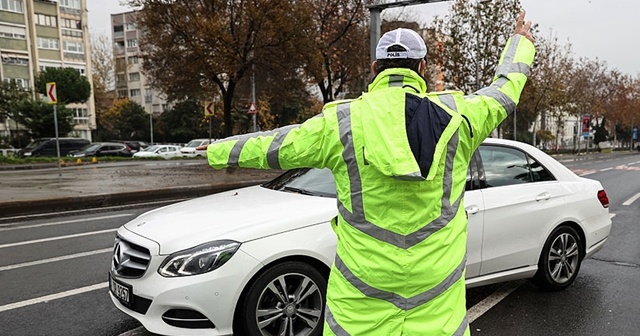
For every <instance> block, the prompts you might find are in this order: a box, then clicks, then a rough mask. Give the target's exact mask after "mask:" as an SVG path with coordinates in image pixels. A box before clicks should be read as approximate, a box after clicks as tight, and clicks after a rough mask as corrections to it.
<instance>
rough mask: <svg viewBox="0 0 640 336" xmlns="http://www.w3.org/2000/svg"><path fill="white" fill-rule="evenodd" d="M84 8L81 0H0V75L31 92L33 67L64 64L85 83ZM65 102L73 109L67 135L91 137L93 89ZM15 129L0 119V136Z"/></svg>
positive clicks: (87, 55)
mask: <svg viewBox="0 0 640 336" xmlns="http://www.w3.org/2000/svg"><path fill="white" fill-rule="evenodd" d="M86 8H87V0H0V58H1V59H2V62H1V63H0V79H1V80H3V81H15V82H16V83H18V84H19V85H20V86H22V87H23V88H25V89H28V90H31V91H32V92H34V95H35V90H34V88H33V85H34V83H35V80H34V79H35V77H36V76H37V75H38V72H39V71H42V70H44V69H47V68H63V67H70V68H74V69H76V70H77V71H78V72H80V73H81V74H82V75H84V76H87V79H88V80H89V83H91V56H90V44H89V29H88V24H87V23H88V20H87V10H86ZM61 89H62V88H58V90H61ZM67 107H68V108H70V109H72V110H73V111H74V118H73V121H74V124H75V126H74V131H73V132H72V134H70V135H71V136H76V137H82V138H85V139H89V140H91V130H93V129H95V125H96V122H95V113H93V112H92V111H94V100H93V94H92V95H91V97H89V100H88V101H87V102H86V103H84V104H71V105H68V106H67ZM19 129H21V126H20V125H17V124H16V123H15V122H14V121H12V120H11V119H7V120H0V136H7V135H9V134H10V132H12V131H18V130H19Z"/></svg>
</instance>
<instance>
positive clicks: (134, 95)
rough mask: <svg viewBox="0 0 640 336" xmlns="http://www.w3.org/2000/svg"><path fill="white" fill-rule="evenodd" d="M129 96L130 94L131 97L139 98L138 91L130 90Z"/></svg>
mask: <svg viewBox="0 0 640 336" xmlns="http://www.w3.org/2000/svg"><path fill="white" fill-rule="evenodd" d="M130 94H131V97H139V96H140V89H131V90H130Z"/></svg>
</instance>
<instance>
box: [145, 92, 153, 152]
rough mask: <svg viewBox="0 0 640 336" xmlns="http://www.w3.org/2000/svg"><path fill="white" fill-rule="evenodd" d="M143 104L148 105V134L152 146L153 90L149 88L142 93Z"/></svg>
mask: <svg viewBox="0 0 640 336" xmlns="http://www.w3.org/2000/svg"><path fill="white" fill-rule="evenodd" d="M144 102H145V104H149V132H150V134H151V145H153V104H152V102H153V90H152V89H151V88H150V87H147V89H146V90H145V92H144Z"/></svg>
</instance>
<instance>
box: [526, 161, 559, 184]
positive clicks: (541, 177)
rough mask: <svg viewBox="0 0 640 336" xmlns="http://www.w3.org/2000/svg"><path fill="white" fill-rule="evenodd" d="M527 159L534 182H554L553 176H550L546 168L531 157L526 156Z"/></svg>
mask: <svg viewBox="0 0 640 336" xmlns="http://www.w3.org/2000/svg"><path fill="white" fill-rule="evenodd" d="M528 158H529V166H530V167H531V175H532V176H533V181H534V182H539V181H555V180H556V178H555V176H553V174H551V172H550V171H549V170H547V168H545V167H544V166H543V165H541V164H540V163H539V162H538V161H536V160H535V159H534V158H532V157H531V156H528Z"/></svg>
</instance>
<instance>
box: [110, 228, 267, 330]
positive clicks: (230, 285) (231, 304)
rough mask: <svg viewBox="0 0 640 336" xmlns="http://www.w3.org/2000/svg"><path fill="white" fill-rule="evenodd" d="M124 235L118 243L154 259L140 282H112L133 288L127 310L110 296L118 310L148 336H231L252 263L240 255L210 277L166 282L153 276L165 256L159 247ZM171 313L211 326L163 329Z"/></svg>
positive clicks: (168, 326) (254, 265)
mask: <svg viewBox="0 0 640 336" xmlns="http://www.w3.org/2000/svg"><path fill="white" fill-rule="evenodd" d="M127 233H128V231H126V230H122V229H121V230H119V232H118V234H119V235H120V236H121V237H122V238H124V239H126V240H128V241H131V242H134V243H136V244H139V245H141V246H145V247H147V248H149V250H150V251H151V256H152V257H151V262H150V263H149V267H148V269H147V271H146V272H145V274H144V275H143V276H142V277H140V278H138V279H128V278H125V277H118V276H114V278H115V279H116V280H118V281H119V282H122V283H125V284H128V285H131V286H132V289H133V290H132V294H133V295H134V304H133V306H132V307H127V306H125V305H123V304H122V303H121V302H120V301H119V300H118V299H117V298H116V297H114V296H113V295H112V294H111V293H109V295H110V297H111V300H112V301H113V303H114V305H115V306H116V307H117V308H118V309H120V310H121V311H123V312H124V313H126V314H127V315H130V316H132V317H133V318H135V319H136V320H138V321H140V323H142V325H143V326H144V327H145V328H146V329H147V330H148V331H150V332H152V333H157V334H162V335H185V336H191V335H232V333H233V331H232V326H233V314H234V311H235V308H236V304H237V301H238V299H239V297H240V294H241V292H242V289H243V288H244V287H245V285H246V283H247V282H248V281H249V279H248V278H247V276H248V275H249V274H253V272H254V271H255V270H256V269H258V268H260V266H261V264H260V263H259V262H258V261H257V260H256V259H255V258H253V257H251V256H249V255H247V254H246V253H244V252H243V251H242V250H241V249H240V250H238V251H237V252H236V254H235V255H234V256H233V257H232V258H231V259H230V260H229V261H228V262H227V263H226V264H225V265H223V266H222V267H220V268H219V269H216V270H214V271H212V272H209V273H205V274H201V275H195V276H188V277H176V278H165V277H162V276H161V275H160V274H158V272H157V270H158V267H159V266H160V264H161V263H162V261H163V260H164V258H165V257H167V256H164V255H163V256H160V255H158V247H157V244H155V243H153V242H151V241H148V240H145V239H144V238H141V237H140V236H137V235H133V234H131V233H128V234H127ZM112 276H113V274H112ZM146 306H148V308H147V307H146ZM145 308H146V309H145ZM145 311H146V312H145ZM175 311H182V312H184V311H187V312H197V313H196V314H198V313H199V314H198V315H200V314H201V315H202V316H203V317H205V318H206V319H208V320H209V321H210V322H211V323H206V324H207V325H208V327H204V328H203V327H201V325H202V323H201V324H200V327H193V326H186V325H185V323H173V322H172V323H171V324H169V323H167V314H172V313H171V312H175ZM163 316H165V319H164V320H163ZM174 317H175V316H174ZM170 320H172V321H174V320H175V319H170ZM204 322H206V321H204ZM176 325H179V326H176Z"/></svg>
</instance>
